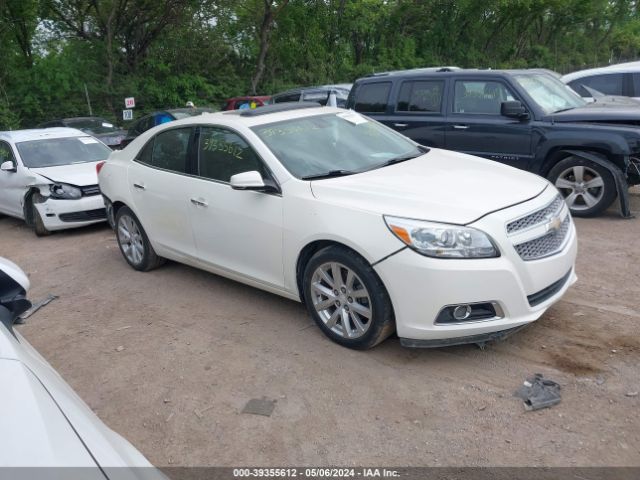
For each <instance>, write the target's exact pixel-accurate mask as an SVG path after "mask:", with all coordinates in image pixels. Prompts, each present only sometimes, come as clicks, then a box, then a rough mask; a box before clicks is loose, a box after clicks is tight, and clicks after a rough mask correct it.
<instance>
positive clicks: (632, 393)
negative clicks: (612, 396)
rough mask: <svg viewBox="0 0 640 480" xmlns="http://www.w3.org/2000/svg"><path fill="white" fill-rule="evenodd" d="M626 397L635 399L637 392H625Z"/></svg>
mask: <svg viewBox="0 0 640 480" xmlns="http://www.w3.org/2000/svg"><path fill="white" fill-rule="evenodd" d="M626 395H627V397H637V396H638V392H627V393H626Z"/></svg>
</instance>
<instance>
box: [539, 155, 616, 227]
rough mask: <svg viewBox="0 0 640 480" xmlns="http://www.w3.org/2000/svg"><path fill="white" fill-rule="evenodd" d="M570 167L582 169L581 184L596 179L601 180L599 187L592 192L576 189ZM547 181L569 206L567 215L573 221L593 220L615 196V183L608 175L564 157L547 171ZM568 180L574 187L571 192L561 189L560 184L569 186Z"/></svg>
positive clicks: (580, 160) (589, 164) (583, 161)
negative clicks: (590, 218)
mask: <svg viewBox="0 0 640 480" xmlns="http://www.w3.org/2000/svg"><path fill="white" fill-rule="evenodd" d="M574 167H583V168H582V171H583V172H584V173H583V183H584V182H589V181H592V180H594V179H595V178H596V177H597V176H599V177H600V179H601V181H599V183H601V184H602V185H601V186H597V187H593V188H585V186H584V185H583V186H580V185H579V182H577V181H576V177H575V171H574V170H573V169H574ZM572 172H573V173H572ZM547 178H548V179H549V181H550V182H551V183H553V184H554V185H555V186H556V187H557V188H558V190H560V193H561V194H562V195H563V196H564V197H565V200H566V201H567V204H568V205H569V209H570V210H571V215H573V216H575V217H593V216H596V215H598V214H600V213H602V212H604V211H605V210H606V209H607V208H609V206H610V205H611V204H612V203H613V201H614V200H615V199H616V196H617V192H616V182H615V179H614V178H613V175H612V174H611V172H610V171H609V170H608V169H606V168H604V167H603V166H601V165H600V164H598V163H596V162H593V161H591V160H589V159H587V158H581V157H575V156H570V157H567V158H565V159H564V160H561V161H560V162H558V163H557V164H556V165H555V166H554V167H553V168H552V169H551V171H550V172H549V175H548V176H547ZM572 179H573V182H574V183H575V184H576V186H575V188H567V187H565V185H566V184H565V182H563V180H566V181H568V182H572ZM587 195H588V196H589V198H588V200H589V202H594V199H595V203H593V204H592V205H589V204H588V203H589V202H587Z"/></svg>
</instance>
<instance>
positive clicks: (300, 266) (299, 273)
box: [296, 239, 371, 304]
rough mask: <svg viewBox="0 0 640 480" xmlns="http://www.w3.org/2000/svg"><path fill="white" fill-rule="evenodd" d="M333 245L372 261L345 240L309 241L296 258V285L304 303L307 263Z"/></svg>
mask: <svg viewBox="0 0 640 480" xmlns="http://www.w3.org/2000/svg"><path fill="white" fill-rule="evenodd" d="M331 246H338V247H342V248H345V249H346V250H349V251H351V252H353V253H354V254H355V255H358V256H359V257H360V258H362V259H363V260H364V261H365V262H367V263H369V264H370V263H371V262H369V260H367V258H366V257H365V256H364V255H362V253H360V252H358V250H357V249H355V248H353V247H352V246H349V245H347V244H345V243H343V242H340V241H338V240H330V239H320V240H313V241H311V242H309V243H307V244H306V245H305V246H304V247H303V248H302V249H301V250H300V253H299V254H298V258H297V260H296V287H297V288H298V295H299V296H300V301H301V302H302V303H303V304H304V303H305V296H304V289H303V288H302V283H303V276H304V269H305V267H306V266H307V263H309V260H311V257H313V256H314V255H315V253H316V252H318V251H320V250H322V249H324V248H327V247H331Z"/></svg>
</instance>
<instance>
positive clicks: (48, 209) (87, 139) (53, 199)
mask: <svg viewBox="0 0 640 480" xmlns="http://www.w3.org/2000/svg"><path fill="white" fill-rule="evenodd" d="M110 153H111V149H110V148H109V147H107V146H106V145H105V144H103V143H102V142H100V141H99V140H97V139H96V138H94V137H92V136H90V135H87V134H86V133H84V132H81V131H80V130H76V129H74V128H47V129H40V130H15V131H12V132H0V213H3V214H5V215H10V216H13V217H16V218H20V219H23V220H25V221H26V222H27V224H28V225H31V226H33V228H34V230H35V233H36V235H38V236H43V235H47V234H49V233H50V232H51V231H54V230H62V229H65V228H74V227H83V226H85V225H90V224H92V223H96V222H104V221H105V219H106V214H105V209H104V202H103V201H102V197H101V196H100V189H99V188H98V177H97V175H96V163H97V162H99V161H102V160H105V159H106V158H107V157H108V156H109V154H110Z"/></svg>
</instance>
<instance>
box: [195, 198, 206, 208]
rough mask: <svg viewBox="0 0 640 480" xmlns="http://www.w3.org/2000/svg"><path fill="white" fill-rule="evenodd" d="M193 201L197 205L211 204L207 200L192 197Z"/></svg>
mask: <svg viewBox="0 0 640 480" xmlns="http://www.w3.org/2000/svg"><path fill="white" fill-rule="evenodd" d="M191 203H193V204H194V205H195V206H197V207H206V206H208V205H209V204H208V203H207V202H205V201H204V200H203V199H200V198H192V199H191Z"/></svg>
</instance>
